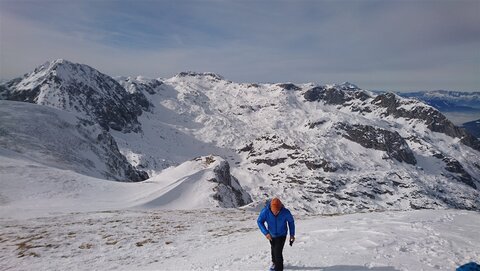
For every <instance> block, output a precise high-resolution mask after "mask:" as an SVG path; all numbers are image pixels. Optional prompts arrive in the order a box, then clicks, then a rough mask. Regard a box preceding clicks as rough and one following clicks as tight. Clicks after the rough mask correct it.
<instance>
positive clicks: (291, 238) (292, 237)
mask: <svg viewBox="0 0 480 271" xmlns="http://www.w3.org/2000/svg"><path fill="white" fill-rule="evenodd" d="M293 242H295V236H290V246H292V245H293Z"/></svg>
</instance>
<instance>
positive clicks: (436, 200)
mask: <svg viewBox="0 0 480 271" xmlns="http://www.w3.org/2000/svg"><path fill="white" fill-rule="evenodd" d="M439 93H441V94H442V93H443V92H439ZM447 94H448V95H447ZM447 94H445V95H444V94H442V95H443V96H442V97H443V98H442V99H446V98H445V97H450V96H452V97H455V95H454V94H452V93H450V92H447ZM402 95H404V94H402ZM416 95H417V97H415V99H412V98H405V97H401V96H399V95H397V94H395V93H380V94H378V93H374V92H371V91H367V90H363V89H361V88H359V87H358V86H356V85H354V84H351V83H343V84H332V85H318V84H313V83H308V84H293V83H288V82H287V83H273V84H258V83H235V82H232V81H229V80H227V79H225V78H223V77H222V76H220V75H218V74H214V73H198V72H182V73H179V74H177V75H176V76H174V77H172V78H168V79H162V78H157V79H150V78H145V77H142V76H138V77H119V78H112V77H110V76H108V75H106V74H103V73H101V72H99V71H97V70H95V69H94V68H92V67H89V66H87V65H83V64H76V63H72V62H69V61H66V60H56V61H52V62H47V63H45V64H43V65H40V66H39V67H37V68H36V69H35V70H34V71H32V72H31V73H29V74H27V75H25V76H23V77H21V78H18V79H14V80H11V81H8V82H6V83H3V84H2V85H0V99H3V100H4V101H1V105H2V107H1V109H2V110H3V111H2V112H4V114H2V116H1V119H0V120H2V124H1V126H0V155H7V156H9V157H10V156H11V154H12V153H13V154H15V157H17V155H20V157H23V158H21V159H34V160H35V162H36V163H42V164H44V165H45V166H47V167H50V168H59V167H61V168H62V169H68V170H72V171H75V172H76V173H80V174H85V175H88V176H94V177H96V178H104V179H109V180H117V181H141V180H145V179H147V178H150V179H149V180H151V177H153V178H155V176H160V175H159V174H162V172H164V169H166V168H169V167H173V168H177V171H175V172H177V173H175V174H173V175H174V176H184V175H182V174H180V173H178V171H182V168H186V167H187V166H185V165H193V164H195V167H199V168H202V167H205V166H207V167H208V165H210V164H212V163H214V162H215V163H214V164H212V165H215V166H211V167H208V174H206V173H204V172H205V169H204V168H202V169H201V170H200V169H199V170H198V171H195V172H191V173H189V174H188V176H187V177H188V178H187V177H185V178H183V177H182V179H178V182H172V185H174V184H175V185H179V183H181V185H182V186H184V187H188V186H189V184H195V185H196V186H198V187H199V189H198V190H201V191H210V192H208V193H207V192H202V193H201V195H202V197H203V196H205V195H208V197H210V198H209V199H208V200H205V201H202V202H217V203H215V204H213V205H212V206H230V207H234V206H239V205H243V204H246V203H249V202H250V201H253V203H250V204H253V205H262V204H263V202H264V200H265V199H266V198H268V197H271V196H274V195H275V196H280V197H281V198H282V199H283V200H284V202H285V204H287V205H288V206H289V207H290V208H292V209H295V210H296V211H298V212H304V213H348V212H358V211H375V210H409V209H421V208H460V209H469V210H480V162H479V161H480V141H479V140H478V139H477V138H476V137H475V136H472V135H471V134H470V133H469V132H468V131H466V130H465V129H462V128H460V127H457V126H455V125H454V124H453V123H452V122H451V121H450V120H449V119H448V118H446V117H445V116H444V115H443V114H442V113H441V112H440V111H439V110H437V109H436V108H435V106H433V105H429V104H426V103H424V102H422V101H421V100H420V98H419V97H424V96H422V95H420V94H416ZM462 95H463V94H462ZM463 96H465V97H466V95H463ZM463 96H462V97H456V99H457V100H455V99H453V98H452V99H450V100H449V101H448V102H449V103H453V100H455V105H457V106H465V107H470V108H475V107H472V104H475V102H471V101H469V102H467V100H469V99H471V100H475V99H477V100H475V101H478V96H475V95H471V96H468V99H466V98H465V97H463ZM432 99H433V98H432ZM433 100H435V99H433ZM460 100H461V101H462V102H461V103H460ZM435 101H438V100H435ZM19 102H20V103H19ZM17 111H18V112H23V113H22V114H18V115H16V114H15V112H17ZM62 112H63V113H64V114H63V113H62ZM37 131H40V132H37ZM52 131H54V132H52ZM77 152H78V153H77ZM210 155H213V156H210ZM198 157H201V158H198ZM208 157H216V158H208ZM219 157H222V158H219ZM42 158H45V159H42ZM9 159H10V158H9ZM15 159H17V158H15ZM188 161H197V162H193V164H192V163H190V162H188ZM187 162H188V163H187ZM185 163H187V164H185ZM181 165H183V166H182V167H181V168H179V167H180V166H181ZM39 174H47V173H39ZM46 179H48V178H46ZM186 180H188V182H187V181H186ZM198 180H201V181H198ZM147 182H148V181H147ZM213 184H215V185H213ZM217 184H218V185H217ZM212 187H213V188H212ZM58 189H59V190H61V189H62V188H61V187H59V188H58ZM165 189H166V188H165ZM212 189H213V190H212ZM175 191H176V192H175V193H169V194H168V193H167V194H168V200H170V201H171V200H173V199H172V197H177V196H178V197H181V196H182V195H183V194H182V193H183V192H184V191H187V190H185V189H183V190H178V191H177V190H175ZM188 191H189V197H188V198H192V197H194V196H192V194H191V193H194V192H195V191H197V190H196V189H192V188H191V187H190V189H188ZM0 193H2V192H1V191H0ZM209 193H210V194H209ZM167 194H165V193H163V194H162V197H163V198H162V200H155V199H152V200H151V202H155V203H156V204H163V203H164V202H165V200H166V199H165V197H164V196H165V195H167ZM0 196H1V195H0ZM198 196H200V194H199V195H198ZM179 205H181V204H179ZM202 206H205V205H202Z"/></svg>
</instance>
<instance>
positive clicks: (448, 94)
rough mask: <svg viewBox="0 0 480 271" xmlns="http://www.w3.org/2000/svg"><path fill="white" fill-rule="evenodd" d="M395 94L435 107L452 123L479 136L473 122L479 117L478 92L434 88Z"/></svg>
mask: <svg viewBox="0 0 480 271" xmlns="http://www.w3.org/2000/svg"><path fill="white" fill-rule="evenodd" d="M397 94H398V95H400V96H402V97H405V98H415V99H419V100H421V101H423V102H425V103H426V104H428V105H431V106H433V107H435V108H436V109H438V110H439V111H440V112H442V113H443V114H445V115H446V116H447V117H448V118H449V119H450V120H452V121H453V122H454V123H457V124H459V125H460V126H462V127H464V128H465V129H467V130H468V131H469V132H470V133H472V134H473V135H475V136H477V137H479V136H478V135H479V134H480V129H479V127H478V125H474V124H475V122H476V121H478V120H479V119H480V92H461V91H447V90H434V91H417V92H398V93H397Z"/></svg>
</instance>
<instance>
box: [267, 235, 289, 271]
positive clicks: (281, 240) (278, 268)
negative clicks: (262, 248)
mask: <svg viewBox="0 0 480 271" xmlns="http://www.w3.org/2000/svg"><path fill="white" fill-rule="evenodd" d="M286 239H287V236H280V237H275V238H272V241H270V246H271V248H272V262H273V264H274V265H275V271H283V246H284V245H285V240H286Z"/></svg>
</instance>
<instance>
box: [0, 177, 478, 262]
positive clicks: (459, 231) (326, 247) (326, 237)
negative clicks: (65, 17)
mask: <svg viewBox="0 0 480 271" xmlns="http://www.w3.org/2000/svg"><path fill="white" fill-rule="evenodd" d="M135 185H136V184H135ZM256 216H257V213H251V212H248V211H247V212H245V211H241V210H235V209H233V210H232V209H229V210H217V211H212V210H203V209H202V210H195V211H189V210H187V211H182V210H174V211H172V210H160V211H155V210H149V211H132V210H123V211H103V212H90V213H75V214H67V215H57V216H50V217H40V218H32V219H28V220H16V219H5V218H4V217H0V223H1V224H2V227H0V240H1V247H2V249H1V250H0V262H1V263H2V268H3V269H5V270H58V269H62V270H70V269H72V270H77V269H84V270H196V271H200V270H208V271H210V270H268V266H269V265H270V261H271V255H270V251H269V250H270V245H269V243H268V241H267V239H265V237H264V236H263V235H262V234H261V233H260V231H259V230H258V228H257V226H256V225H255V221H256ZM296 224H297V229H298V231H297V237H296V241H295V243H294V244H293V246H292V247H290V246H288V245H286V246H285V248H284V254H283V255H284V259H285V270H286V271H287V270H315V271H419V270H423V271H434V270H445V271H452V270H455V269H456V267H458V266H460V265H462V264H465V263H467V262H470V261H477V262H478V259H480V238H479V235H478V232H479V231H480V214H479V213H478V212H471V211H462V210H420V211H407V212H383V213H363V214H351V215H343V216H332V217H309V218H299V217H296Z"/></svg>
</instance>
